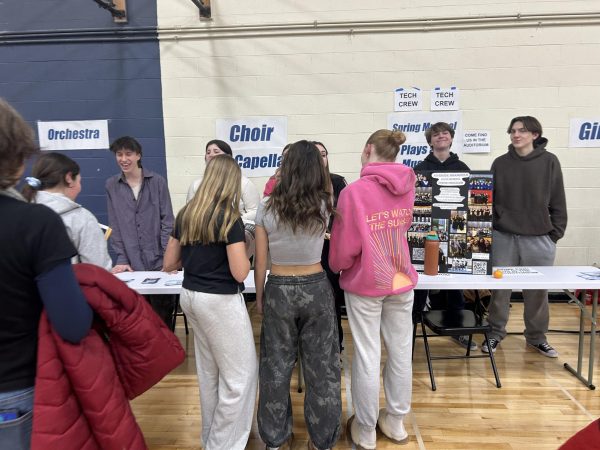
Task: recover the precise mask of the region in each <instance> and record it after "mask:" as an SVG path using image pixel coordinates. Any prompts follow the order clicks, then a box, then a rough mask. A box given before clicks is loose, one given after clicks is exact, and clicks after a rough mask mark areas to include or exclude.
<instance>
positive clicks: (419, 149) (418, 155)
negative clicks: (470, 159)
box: [387, 111, 463, 167]
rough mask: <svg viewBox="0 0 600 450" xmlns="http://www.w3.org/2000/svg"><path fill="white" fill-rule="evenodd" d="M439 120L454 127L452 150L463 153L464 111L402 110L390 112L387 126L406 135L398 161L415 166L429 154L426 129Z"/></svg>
mask: <svg viewBox="0 0 600 450" xmlns="http://www.w3.org/2000/svg"><path fill="white" fill-rule="evenodd" d="M437 122H446V123H448V124H450V126H451V127H452V128H453V129H454V131H455V134H454V141H453V143H452V149H451V150H452V151H453V152H454V153H456V154H458V155H460V154H461V153H462V145H463V133H462V112H460V111H444V112H425V111H419V112H400V113H390V114H388V117H387V128H388V129H389V130H394V131H402V132H403V133H404V134H405V135H406V142H405V143H404V144H402V145H401V146H400V152H399V153H398V156H397V157H396V162H400V163H402V164H404V165H407V166H410V167H415V166H416V165H417V164H418V163H419V162H421V161H423V160H424V159H425V157H426V156H427V155H428V153H429V151H430V148H429V144H427V139H425V130H427V129H428V128H429V127H430V126H431V125H433V124H434V123H437Z"/></svg>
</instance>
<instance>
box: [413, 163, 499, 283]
mask: <svg viewBox="0 0 600 450" xmlns="http://www.w3.org/2000/svg"><path fill="white" fill-rule="evenodd" d="M416 174H417V179H416V184H415V203H414V208H413V218H412V224H411V226H410V228H409V230H408V232H407V238H408V246H409V249H410V255H411V261H412V263H413V265H414V267H415V269H416V270H417V271H418V272H422V271H423V265H424V259H425V236H426V235H427V233H429V232H430V231H436V232H437V233H438V236H439V239H440V250H439V272H440V273H464V274H475V275H491V274H492V205H493V200H494V199H493V187H494V180H493V176H492V173H491V172H484V171H471V172H468V171H465V172H436V171H434V172H427V171H417V172H416Z"/></svg>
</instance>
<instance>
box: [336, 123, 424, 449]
mask: <svg viewBox="0 0 600 450" xmlns="http://www.w3.org/2000/svg"><path fill="white" fill-rule="evenodd" d="M405 140H406V138H405V136H404V134H403V133H401V132H399V131H389V130H379V131H376V132H375V133H373V134H372V135H371V136H370V137H369V139H368V140H367V143H366V144H365V147H364V149H363V152H362V155H361V163H362V170H361V172H360V178H359V179H358V180H357V181H355V182H354V183H351V184H350V185H348V186H347V187H346V188H345V189H344V190H343V191H342V193H341V194H340V198H339V200H338V206H337V212H338V214H339V216H338V217H337V218H336V219H335V221H334V223H333V230H332V232H331V243H330V250H329V264H330V266H331V269H332V270H333V271H336V272H339V271H341V275H340V286H341V287H342V289H344V292H345V296H346V309H347V311H348V321H349V323H350V329H351V331H352V340H353V342H354V356H353V358H352V400H353V403H354V410H355V415H354V416H352V417H350V419H349V420H348V424H347V425H346V431H347V433H348V436H349V437H350V440H351V441H352V442H353V443H354V444H355V445H356V446H357V447H358V448H361V449H367V450H371V449H375V448H376V439H377V437H376V427H377V426H378V427H379V429H380V430H381V432H382V433H383V434H384V435H385V436H386V437H387V438H389V439H390V440H392V441H393V442H395V443H398V444H401V443H405V442H407V441H408V433H407V432H406V430H405V428H404V423H403V421H404V417H405V416H406V414H408V412H409V410H410V403H411V392H412V361H411V357H412V355H411V348H412V346H411V341H412V306H413V288H414V286H415V285H416V283H417V272H416V271H415V269H414V267H413V266H412V264H411V261H410V253H409V248H408V242H407V240H406V231H407V230H408V228H409V227H410V225H411V219H412V211H413V204H414V199H415V180H416V176H415V174H414V172H413V170H412V169H411V168H410V167H408V166H405V165H403V164H399V163H396V162H395V160H396V156H397V155H398V152H399V150H400V146H401V145H402V144H403V143H404V141H405ZM380 334H381V336H382V337H383V342H384V344H385V348H386V350H387V361H386V363H385V367H384V369H383V385H384V389H385V399H386V400H385V405H386V407H385V408H382V409H381V410H379V376H380V363H381V341H380Z"/></svg>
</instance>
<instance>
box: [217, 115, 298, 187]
mask: <svg viewBox="0 0 600 450" xmlns="http://www.w3.org/2000/svg"><path fill="white" fill-rule="evenodd" d="M216 136H217V138H218V139H222V140H224V141H227V142H228V143H229V144H230V145H231V148H232V150H233V157H234V158H235V160H236V161H237V163H238V164H239V165H240V167H241V168H242V172H243V173H244V175H246V176H247V177H264V176H270V175H273V174H274V173H275V170H276V169H277V167H279V164H280V163H281V150H283V147H284V146H285V145H286V144H287V117H244V118H238V119H217V123H216Z"/></svg>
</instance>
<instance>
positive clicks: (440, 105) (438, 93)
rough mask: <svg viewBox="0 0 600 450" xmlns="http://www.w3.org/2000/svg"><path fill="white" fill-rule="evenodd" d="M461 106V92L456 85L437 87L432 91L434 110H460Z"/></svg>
mask: <svg viewBox="0 0 600 450" xmlns="http://www.w3.org/2000/svg"><path fill="white" fill-rule="evenodd" d="M459 106H460V102H459V93H458V89H457V88H456V87H454V86H453V87H451V88H448V89H443V88H435V89H434V90H432V91H431V110H432V111H458V108H459Z"/></svg>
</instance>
